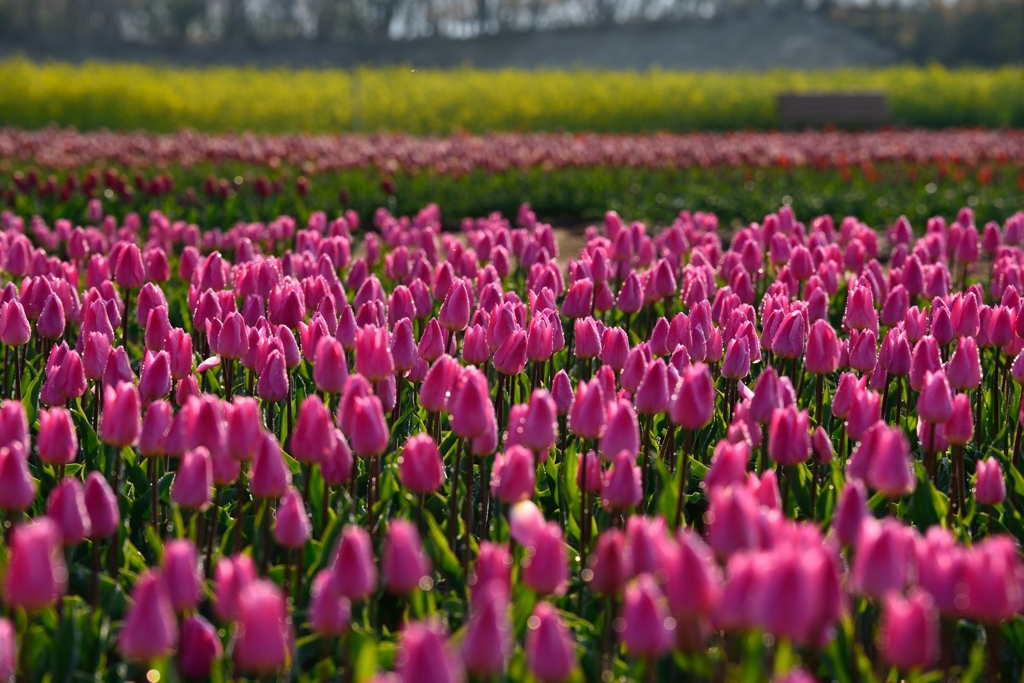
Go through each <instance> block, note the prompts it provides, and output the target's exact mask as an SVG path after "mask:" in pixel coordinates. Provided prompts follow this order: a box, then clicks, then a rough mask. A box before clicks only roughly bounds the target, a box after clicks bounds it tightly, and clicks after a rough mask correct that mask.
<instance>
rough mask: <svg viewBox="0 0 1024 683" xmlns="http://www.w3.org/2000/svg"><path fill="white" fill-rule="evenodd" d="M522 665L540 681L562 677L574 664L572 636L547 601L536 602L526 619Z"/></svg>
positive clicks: (554, 681)
mask: <svg viewBox="0 0 1024 683" xmlns="http://www.w3.org/2000/svg"><path fill="white" fill-rule="evenodd" d="M527 629H528V630H527V632H526V647H525V649H526V667H527V669H528V670H529V671H530V673H532V674H533V675H534V677H535V678H536V679H537V680H538V681H541V682H542V683H559V682H560V681H564V680H565V679H566V678H568V677H569V675H570V674H571V673H572V671H573V669H575V668H576V651H575V649H574V645H573V639H572V636H571V635H570V633H569V629H568V628H567V627H566V625H565V622H563V621H562V618H561V616H559V614H558V612H556V611H555V608H554V607H552V606H551V604H550V603H547V602H540V603H538V604H537V606H536V607H535V608H534V610H533V614H532V615H531V617H530V618H529V619H528V620H527Z"/></svg>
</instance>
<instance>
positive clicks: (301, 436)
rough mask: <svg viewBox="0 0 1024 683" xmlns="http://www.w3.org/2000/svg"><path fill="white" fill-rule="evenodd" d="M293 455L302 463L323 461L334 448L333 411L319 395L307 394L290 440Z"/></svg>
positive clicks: (300, 407)
mask: <svg viewBox="0 0 1024 683" xmlns="http://www.w3.org/2000/svg"><path fill="white" fill-rule="evenodd" d="M288 445H289V448H290V452H291V455H292V456H293V457H294V458H295V459H296V460H298V461H299V462H301V463H319V462H323V461H324V460H325V459H326V458H327V457H328V456H329V455H330V454H331V452H332V451H333V450H334V429H333V421H332V420H331V413H330V412H329V411H328V410H327V407H326V406H324V403H323V401H321V400H320V397H319V396H317V395H315V394H314V395H312V396H307V397H306V398H305V400H303V401H302V404H301V405H300V406H299V415H298V418H297V419H296V420H295V428H294V431H293V432H292V435H291V440H290V441H289V442H288Z"/></svg>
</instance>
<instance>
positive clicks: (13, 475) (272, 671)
mask: <svg viewBox="0 0 1024 683" xmlns="http://www.w3.org/2000/svg"><path fill="white" fill-rule="evenodd" d="M92 209H93V211H94V212H93V213H92V214H90V215H89V216H87V217H86V218H87V221H86V224H85V225H84V226H79V225H75V224H74V223H72V222H70V221H68V220H58V221H56V222H54V224H53V225H50V224H48V223H47V222H46V221H44V220H42V219H40V218H34V219H32V220H30V221H27V222H26V220H25V219H24V218H23V217H21V216H18V215H15V214H14V213H11V212H4V213H3V214H2V215H0V229H2V232H0V264H2V277H3V279H4V280H5V284H4V286H3V288H2V290H0V344H2V345H3V353H4V372H3V384H2V386H0V390H2V395H3V397H4V398H5V400H4V401H3V403H2V404H0V483H2V485H0V509H2V510H4V513H5V521H6V524H5V530H6V546H7V548H8V549H9V550H8V554H7V557H6V562H5V565H4V568H3V582H2V588H3V603H4V606H5V608H6V609H5V613H6V616H5V617H4V618H2V619H0V678H2V679H5V680H6V679H10V678H13V677H15V676H20V677H24V678H25V679H28V680H42V678H44V677H46V676H51V675H52V674H53V672H54V671H56V672H58V673H59V674H60V675H58V676H57V677H58V678H60V677H62V676H63V677H64V678H63V679H67V680H69V679H70V678H71V677H73V676H75V675H76V671H77V672H92V671H98V672H100V675H101V676H102V677H103V678H104V680H108V679H109V680H114V679H125V678H135V677H138V676H147V677H148V679H149V680H151V681H154V680H159V678H160V677H162V676H171V677H174V676H182V677H186V678H193V677H194V678H204V677H208V676H209V677H212V678H213V679H215V680H220V679H223V678H226V677H230V676H234V677H247V676H248V677H253V678H254V679H260V678H265V677H272V676H287V677H289V678H290V679H291V680H321V679H324V678H326V677H334V676H341V677H344V678H345V679H346V680H359V681H362V680H370V679H371V678H376V679H377V680H395V679H397V680H400V681H457V680H460V679H462V678H463V677H464V676H465V675H466V674H467V673H468V674H469V675H470V676H472V677H476V678H480V679H491V678H493V677H496V676H505V677H508V678H509V679H511V680H530V677H532V678H533V679H534V680H538V681H545V682H547V681H563V680H570V679H575V680H582V679H586V680H597V679H598V678H601V679H603V680H612V679H614V678H617V677H627V678H630V679H639V680H655V679H661V678H668V677H672V676H675V675H677V674H678V672H680V671H683V672H686V673H687V674H688V675H694V676H698V675H699V676H709V677H715V678H732V677H736V676H739V675H740V674H741V672H747V674H744V675H748V674H749V675H750V676H752V677H753V678H754V679H758V680H767V679H779V680H787V681H806V680H818V679H822V680H843V681H855V680H863V679H871V678H876V679H878V680H884V679H886V678H887V677H889V676H890V675H891V673H892V672H893V671H896V672H898V673H899V675H901V676H911V677H916V676H920V677H921V680H926V679H927V677H928V676H934V675H935V674H934V673H928V672H935V671H940V672H943V673H944V674H945V675H949V676H953V675H955V676H959V677H961V678H962V679H970V678H972V677H973V678H977V677H978V676H979V675H981V674H983V673H985V674H986V675H987V676H988V677H989V680H999V679H1000V678H1001V679H1002V680H1010V679H1016V678H1017V677H1019V676H1020V673H1021V666H1022V662H1024V640H1022V639H1021V634H1022V631H1021V628H1022V626H1024V621H1021V620H1020V619H1019V617H1018V614H1019V613H1020V611H1021V609H1022V608H1024V593H1022V587H1024V563H1022V562H1021V554H1020V549H1019V546H1018V541H1019V539H1022V538H1024V516H1022V510H1021V508H1020V503H1019V496H1021V495H1024V478H1022V477H1021V472H1020V463H1019V459H1020V446H1021V434H1022V429H1021V426H1020V425H1021V421H1020V420H1019V419H1018V418H1019V416H1020V415H1021V407H1020V395H1021V391H1020V385H1021V384H1024V316H1021V315H1019V312H1020V310H1021V308H1022V306H1024V302H1022V301H1021V298H1020V295H1019V292H1020V291H1024V282H1022V280H1021V278H1022V268H1024V214H1014V215H1012V216H1010V217H1008V218H1007V219H1006V220H1005V222H1003V223H1002V224H1000V223H996V222H989V223H987V224H985V225H983V226H981V227H980V228H979V227H978V226H976V225H975V221H974V216H973V213H972V211H971V210H970V209H963V210H961V211H960V212H959V213H958V215H957V216H956V217H955V219H953V220H951V221H949V222H947V221H946V220H945V219H943V218H941V217H933V218H931V219H929V220H928V221H927V225H926V226H925V227H924V229H923V230H922V231H919V232H918V233H916V234H915V231H914V230H913V229H912V226H911V223H910V221H908V220H907V219H906V218H902V217H901V218H900V219H899V220H898V221H896V222H895V223H894V224H893V225H892V226H890V227H889V228H888V229H886V230H885V231H882V232H879V231H876V230H874V229H873V228H871V227H869V226H867V225H865V224H864V223H862V222H860V221H858V220H857V219H855V218H846V219H844V220H843V221H842V222H841V223H840V224H839V225H836V224H835V223H834V221H833V220H832V218H831V217H829V216H819V217H816V218H814V219H813V220H811V221H810V222H809V223H807V224H805V223H803V222H801V221H799V220H798V219H797V217H796V216H795V215H794V213H793V211H792V210H791V209H789V208H788V207H784V208H783V209H781V210H780V211H778V212H777V213H774V214H771V215H768V216H766V217H764V219H763V220H761V221H759V222H757V223H751V224H749V225H747V226H746V227H743V228H742V229H740V230H738V231H737V232H735V234H733V235H732V237H731V240H730V242H729V245H728V247H726V246H724V245H723V242H722V235H721V233H720V232H719V230H718V223H717V219H716V218H715V216H714V215H713V214H705V213H692V214H691V213H689V212H683V213H681V214H680V215H679V216H678V217H677V219H676V220H675V221H674V222H673V223H672V224H671V225H670V226H668V227H666V228H665V229H664V230H662V231H660V232H659V233H658V234H656V235H650V234H648V231H647V228H646V227H645V226H644V225H643V224H641V223H636V222H634V223H627V222H624V221H622V220H621V219H620V218H619V217H618V216H617V215H616V214H614V213H609V214H607V215H606V217H605V220H604V224H603V226H601V227H600V228H599V227H591V228H588V229H587V231H586V236H585V237H586V245H585V247H584V248H583V249H582V250H581V252H580V253H579V254H575V255H573V256H572V257H570V258H568V260H567V268H565V269H563V266H562V265H561V264H560V261H559V260H558V258H559V244H558V242H557V241H556V239H555V235H554V231H553V230H552V228H551V226H549V225H546V224H544V223H541V222H539V221H538V220H537V218H536V216H535V215H534V214H533V212H532V211H531V210H530V207H529V206H523V207H522V208H521V209H520V211H519V212H518V215H517V216H516V219H515V221H514V223H513V222H510V221H509V220H506V219H505V218H503V217H501V216H500V215H497V214H495V215H491V216H489V217H487V218H481V219H474V220H467V221H465V222H464V223H463V225H462V234H461V235H459V236H457V235H454V234H451V233H445V232H443V231H442V230H441V229H440V226H441V215H440V210H439V208H438V207H437V206H428V207H426V208H425V209H423V210H422V211H421V212H419V213H418V214H417V215H415V216H412V217H408V218H404V217H403V218H396V217H394V216H393V215H391V214H390V213H389V212H388V211H386V210H384V209H381V210H379V211H378V212H377V213H376V215H375V216H374V220H373V224H372V226H368V227H366V228H364V227H362V226H361V225H360V220H359V217H358V216H357V215H356V214H354V213H353V212H348V213H346V214H345V215H342V216H339V217H337V218H335V219H333V220H329V219H328V218H327V217H326V215H325V214H324V213H320V212H316V213H313V214H312V215H311V216H310V218H309V220H308V221H307V222H306V224H305V225H304V226H301V227H300V225H299V224H298V223H297V222H296V221H295V220H294V219H292V218H289V217H281V218H279V219H277V220H276V221H274V222H272V223H266V224H265V223H252V224H239V225H237V226H235V227H234V228H231V229H230V230H225V231H217V232H216V233H213V232H208V233H203V232H201V231H200V230H199V229H198V228H196V227H195V226H188V225H186V224H183V223H182V222H173V221H171V220H170V219H169V218H168V217H166V216H165V215H163V214H162V213H159V212H153V213H151V214H150V215H149V216H148V220H147V225H145V226H143V224H142V222H141V220H139V218H138V217H137V216H135V215H132V216H129V217H128V218H127V219H126V220H124V221H123V222H120V221H118V220H116V219H114V218H113V217H111V216H104V215H103V213H102V207H101V206H100V205H93V207H92ZM883 260H884V262H885V264H886V265H885V266H883V265H882V261H883ZM755 306H756V308H755ZM1008 482H1009V487H1008V486H1007V483H1008ZM129 595H130V598H129V597H128V596H129ZM382 670H390V671H391V673H379V671H382Z"/></svg>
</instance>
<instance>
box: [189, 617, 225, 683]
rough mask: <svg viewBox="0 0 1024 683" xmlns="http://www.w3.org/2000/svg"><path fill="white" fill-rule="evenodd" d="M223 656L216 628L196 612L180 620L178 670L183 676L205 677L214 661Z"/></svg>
mask: <svg viewBox="0 0 1024 683" xmlns="http://www.w3.org/2000/svg"><path fill="white" fill-rule="evenodd" d="M223 656H224V648H223V646H222V645H221V642H220V636H218V635H217V629H215V628H214V627H213V625H212V624H211V623H210V622H208V621H207V620H206V619H204V618H203V617H202V616H200V615H198V614H193V615H191V616H189V617H187V618H186V619H185V620H184V621H183V622H181V640H180V643H179V645H178V670H179V671H180V672H181V673H182V674H184V675H185V676H190V677H193V678H206V677H207V676H209V675H210V671H211V670H212V669H213V664H214V662H216V661H218V660H220V659H221V658H222V657H223Z"/></svg>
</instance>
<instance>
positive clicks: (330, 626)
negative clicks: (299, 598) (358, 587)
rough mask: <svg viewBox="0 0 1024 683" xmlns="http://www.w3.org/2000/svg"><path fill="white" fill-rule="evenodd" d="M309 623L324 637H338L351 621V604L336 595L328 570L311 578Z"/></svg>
mask: <svg viewBox="0 0 1024 683" xmlns="http://www.w3.org/2000/svg"><path fill="white" fill-rule="evenodd" d="M309 597H310V602H309V623H310V626H311V627H312V628H313V631H315V632H316V633H319V634H320V635H324V636H340V635H341V634H343V633H344V632H345V631H347V630H348V627H349V623H350V622H351V620H352V603H351V602H350V601H349V599H348V598H344V597H342V596H341V595H339V594H338V592H337V591H336V590H335V587H334V580H333V578H332V576H331V571H330V570H329V569H321V570H320V571H319V572H317V574H316V576H315V577H314V578H313V587H312V589H311V590H310V592H309Z"/></svg>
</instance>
